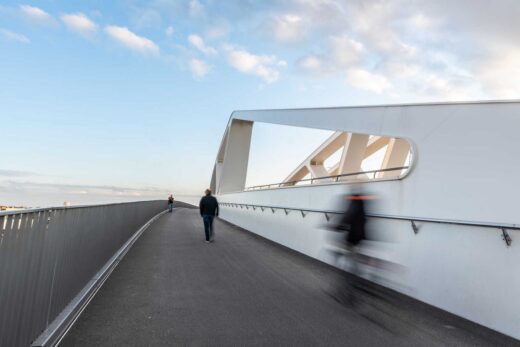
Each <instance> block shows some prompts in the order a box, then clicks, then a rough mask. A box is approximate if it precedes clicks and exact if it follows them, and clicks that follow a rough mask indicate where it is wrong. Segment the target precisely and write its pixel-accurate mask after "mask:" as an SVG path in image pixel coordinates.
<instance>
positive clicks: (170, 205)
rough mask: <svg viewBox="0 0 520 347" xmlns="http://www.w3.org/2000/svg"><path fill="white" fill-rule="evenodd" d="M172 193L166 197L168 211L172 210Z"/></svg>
mask: <svg viewBox="0 0 520 347" xmlns="http://www.w3.org/2000/svg"><path fill="white" fill-rule="evenodd" d="M173 200H174V199H173V195H172V194H170V196H169V197H168V212H172V210H173Z"/></svg>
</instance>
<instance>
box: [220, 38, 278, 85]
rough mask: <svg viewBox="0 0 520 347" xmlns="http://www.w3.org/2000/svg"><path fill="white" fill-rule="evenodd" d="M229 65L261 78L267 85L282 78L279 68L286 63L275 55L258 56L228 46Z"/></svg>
mask: <svg viewBox="0 0 520 347" xmlns="http://www.w3.org/2000/svg"><path fill="white" fill-rule="evenodd" d="M226 51H227V60H228V63H229V64H230V65H231V66H232V67H233V68H235V69H236V70H238V71H240V72H242V73H245V74H250V75H256V76H259V77H261V78H262V79H263V80H264V82H266V83H273V82H276V81H277V80H278V78H279V77H280V72H279V70H278V68H279V67H283V66H284V65H286V62H285V61H283V60H279V59H278V58H276V56H274V55H256V54H252V53H250V52H248V51H246V50H243V49H239V48H235V47H233V46H227V47H226Z"/></svg>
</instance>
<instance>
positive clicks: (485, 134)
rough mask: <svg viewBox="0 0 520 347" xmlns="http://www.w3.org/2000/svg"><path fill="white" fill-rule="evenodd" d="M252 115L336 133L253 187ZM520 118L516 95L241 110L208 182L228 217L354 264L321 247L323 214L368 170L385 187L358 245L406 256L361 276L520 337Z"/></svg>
mask: <svg viewBox="0 0 520 347" xmlns="http://www.w3.org/2000/svg"><path fill="white" fill-rule="evenodd" d="M257 122H258V123H270V124H278V125H289V126H298V127H306V128H314V129H323V130H331V131H334V133H333V135H332V136H331V137H330V138H329V139H328V140H327V141H326V142H325V143H323V145H322V146H320V147H319V148H318V149H316V151H314V152H313V153H310V154H309V156H308V157H307V158H306V159H305V160H304V161H303V162H302V163H301V165H299V166H298V167H296V168H295V169H294V171H293V172H291V173H288V176H287V178H286V179H285V180H283V181H282V182H278V183H275V182H273V184H269V185H265V186H257V187H246V186H245V184H246V176H247V168H248V159H249V153H250V145H251V135H252V129H253V126H254V124H255V123H257ZM519 130H520V102H517V101H505V102H471V103H469V102H468V103H435V104H410V105H386V106H364V107H340V108H316V109H287V110H257V111H236V112H233V113H232V115H231V118H230V120H229V124H228V126H227V129H226V131H225V134H224V137H223V139H222V143H221V145H220V149H219V151H218V155H217V159H216V162H215V167H214V170H213V177H212V181H211V188H212V189H213V191H214V192H216V195H217V196H218V198H219V200H220V202H221V205H222V207H221V213H220V216H221V218H223V219H225V220H227V221H229V222H231V223H233V224H235V225H238V226H240V227H242V228H244V229H247V230H250V231H252V232H254V233H256V234H259V235H261V236H263V237H265V238H268V239H270V240H273V241H275V242H277V243H280V244H282V245H285V246H287V247H289V248H292V249H294V250H296V251H298V252H301V253H304V254H306V255H309V256H311V257H314V258H317V259H319V260H321V261H324V262H327V263H330V264H333V265H335V266H340V267H344V268H345V269H347V270H348V266H349V264H348V263H347V262H343V263H339V264H338V263H335V262H334V259H333V258H332V257H331V256H330V255H329V253H328V252H327V251H326V244H327V243H326V240H327V235H328V234H329V233H330V231H327V227H326V226H327V224H328V223H329V225H330V224H331V223H332V217H333V215H334V214H335V213H338V212H339V210H338V209H339V208H338V203H337V197H338V196H341V195H342V194H345V193H348V192H349V191H350V190H353V189H357V187H358V186H359V183H361V182H362V183H363V184H364V188H363V189H365V190H366V191H368V192H370V194H373V195H375V196H377V197H378V200H377V203H376V207H377V209H375V210H373V211H371V212H370V217H371V218H370V223H369V230H370V231H371V235H373V236H374V237H373V238H372V239H370V238H369V240H367V241H366V242H365V243H364V246H363V247H362V248H363V250H362V252H364V253H366V254H369V255H372V256H374V257H376V258H382V259H384V260H385V261H387V262H388V264H400V266H398V267H396V268H394V271H388V272H385V271H384V270H383V269H381V268H376V269H373V268H370V267H366V268H365V269H364V272H363V276H364V277H366V278H368V279H369V280H373V281H376V282H378V283H380V284H382V285H385V286H387V287H391V288H393V289H395V290H397V291H399V292H402V293H404V294H406V295H409V296H411V297H413V298H416V299H418V300H421V301H423V302H426V303H429V304H431V305H433V306H436V307H439V308H441V309H444V310H446V311H449V312H451V313H454V314H456V315H459V316H462V317H464V318H467V319H469V320H472V321H474V322H477V323H479V324H482V325H484V326H487V327H489V328H492V329H494V330H497V331H500V332H502V333H505V334H507V335H510V336H513V337H515V338H517V339H519V338H520V300H518V296H519V293H520V273H519V272H518V270H517V266H518V265H517V264H520V232H519V229H520V214H519V209H518V206H519V204H518V197H519V196H520V185H519V184H517V183H516V181H517V176H518V175H519V173H520V160H518V151H519V149H520V136H519V135H518V131H519ZM376 152H379V153H380V154H381V153H382V160H381V162H380V166H379V167H378V168H377V170H370V171H368V172H367V171H365V172H363V170H362V169H361V167H362V163H363V161H364V160H369V159H370V158H371V157H372V156H373V155H374V154H375V153H376ZM335 153H340V155H339V156H337V158H338V162H337V164H336V165H334V166H333V167H331V168H326V167H325V166H324V162H325V160H326V159H327V158H330V157H332V156H333V155H334V154H335ZM382 241H386V242H382ZM395 269H399V270H398V271H395Z"/></svg>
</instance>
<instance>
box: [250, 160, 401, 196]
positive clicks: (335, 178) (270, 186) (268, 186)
mask: <svg viewBox="0 0 520 347" xmlns="http://www.w3.org/2000/svg"><path fill="white" fill-rule="evenodd" d="M408 168H409V166H400V167H391V168H387V169H379V170H369V171H359V172H350V173H346V174H341V175H334V176H323V177H314V178H306V179H303V180H298V181H288V182H279V183H271V184H262V185H258V186H252V187H246V188H244V190H245V191H250V190H261V189H273V188H283V187H293V186H295V185H296V184H298V183H302V182H303V183H306V182H309V183H308V184H314V183H315V182H319V181H326V180H330V181H332V182H339V181H340V180H341V178H344V177H352V176H359V175H369V174H372V175H373V176H372V178H371V180H375V179H376V174H377V173H380V172H388V171H402V170H406V169H408Z"/></svg>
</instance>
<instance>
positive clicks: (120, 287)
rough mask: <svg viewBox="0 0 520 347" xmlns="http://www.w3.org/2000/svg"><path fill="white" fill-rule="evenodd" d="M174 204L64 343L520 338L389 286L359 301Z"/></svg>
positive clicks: (260, 243) (286, 257)
mask: <svg viewBox="0 0 520 347" xmlns="http://www.w3.org/2000/svg"><path fill="white" fill-rule="evenodd" d="M215 228H216V241H215V242H214V243H211V244H206V243H204V242H203V240H204V236H203V235H204V232H203V226H202V221H201V219H200V217H199V216H198V210H196V209H189V208H177V209H175V210H174V212H173V213H171V214H166V215H164V216H163V217H161V218H160V219H159V220H158V221H157V222H155V223H154V224H153V225H152V226H151V227H150V228H149V229H148V230H147V231H146V232H145V233H144V234H143V235H142V236H141V238H140V239H139V240H138V241H137V242H136V244H135V245H134V246H133V248H132V249H131V250H130V251H129V252H128V254H127V255H126V257H125V258H124V259H123V261H122V262H121V263H120V264H119V266H118V267H117V268H116V269H115V271H114V272H113V274H112V275H111V277H110V278H109V279H108V280H107V282H106V283H105V284H104V286H103V287H102V288H101V290H100V291H99V293H98V294H97V295H96V297H95V298H94V299H93V300H92V302H91V303H90V305H89V306H88V307H87V308H86V310H85V312H84V313H83V314H82V315H81V317H80V318H79V319H78V321H77V322H76V324H75V325H74V326H73V327H72V329H71V331H70V332H69V333H68V334H67V336H66V337H65V339H64V340H63V341H62V343H61V346H171V345H175V346H177V345H178V346H185V345H193V346H246V345H247V346H260V345H263V346H307V345H309V346H311V345H314V346H317V345H322V346H340V345H341V346H348V345H351V346H497V345H502V346H504V345H518V344H519V341H516V340H513V339H510V338H508V337H506V336H504V335H501V334H498V333H496V332H493V331H491V330H489V329H486V328H484V327H481V326H478V325H476V324H473V323H470V322H468V321H466V320H463V319H461V318H458V317H455V316H453V315H450V314H448V313H446V312H443V311H440V310H437V309H434V308H432V307H430V306H428V305H425V304H422V303H420V302H417V301H415V300H412V299H410V298H407V297H404V296H402V295H399V294H396V293H393V292H390V291H387V290H385V289H383V288H372V290H370V291H369V293H366V292H359V293H358V296H357V298H358V299H357V300H356V302H355V305H353V306H352V305H347V304H341V303H339V302H338V301H336V300H335V299H334V297H333V296H331V295H330V293H334V292H335V290H336V288H338V287H339V286H341V284H342V283H343V281H344V279H343V274H342V273H341V272H340V271H338V270H336V269H334V268H332V267H330V266H328V265H325V264H323V263H320V262H318V261H315V260H313V259H311V258H308V257H306V256H303V255H301V254H299V253H296V252H294V251H291V250H289V249H287V248H285V247H282V246H279V245H276V244H274V243H272V242H270V241H268V240H265V239H263V238H260V237H258V236H256V235H254V234H251V233H249V232H247V231H244V230H242V229H240V228H237V227H235V226H232V225H229V224H227V223H225V222H222V221H220V220H216V221H215Z"/></svg>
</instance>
